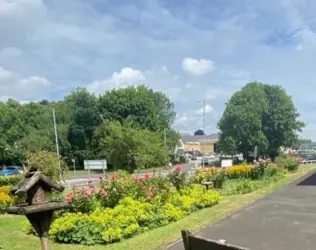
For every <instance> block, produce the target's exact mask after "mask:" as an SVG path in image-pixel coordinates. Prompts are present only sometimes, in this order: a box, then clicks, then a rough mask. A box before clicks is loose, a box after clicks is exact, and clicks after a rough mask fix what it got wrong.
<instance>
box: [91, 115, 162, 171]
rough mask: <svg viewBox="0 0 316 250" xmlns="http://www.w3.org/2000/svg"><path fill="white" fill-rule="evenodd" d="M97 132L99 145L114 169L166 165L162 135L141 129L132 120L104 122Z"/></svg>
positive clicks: (132, 169) (128, 169) (131, 169)
mask: <svg viewBox="0 0 316 250" xmlns="http://www.w3.org/2000/svg"><path fill="white" fill-rule="evenodd" d="M96 131H97V134H96V135H97V136H99V141H100V145H99V147H100V148H102V147H103V150H104V151H105V155H106V156H107V159H108V161H109V163H110V164H111V165H112V166H113V167H114V168H115V169H126V170H127V171H129V172H133V171H134V170H135V169H140V168H149V167H157V166H162V165H164V164H166V159H167V150H166V148H165V147H164V145H163V140H162V139H161V134H159V133H158V132H153V131H150V130H148V129H143V128H141V127H140V126H139V124H137V123H135V122H134V121H133V120H132V119H127V120H125V121H124V122H123V123H121V122H119V121H111V122H110V121H105V122H104V123H103V124H101V125H100V127H99V128H98V129H97V130H96ZM101 136H102V137H103V138H102V137H101ZM100 137H101V138H100Z"/></svg>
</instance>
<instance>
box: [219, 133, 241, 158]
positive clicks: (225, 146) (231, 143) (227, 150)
mask: <svg viewBox="0 0 316 250" xmlns="http://www.w3.org/2000/svg"><path fill="white" fill-rule="evenodd" d="M217 148H218V151H219V152H223V153H224V154H226V155H232V156H233V155H235V154H236V153H237V145H236V141H235V140H234V138H233V137H231V136H229V137H225V138H223V139H220V140H219V141H218V143H217Z"/></svg>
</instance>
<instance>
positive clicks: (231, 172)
mask: <svg viewBox="0 0 316 250" xmlns="http://www.w3.org/2000/svg"><path fill="white" fill-rule="evenodd" d="M252 169H254V166H252V165H236V166H232V167H229V168H227V170H226V171H227V177H228V179H239V178H249V177H250V173H251V171H252Z"/></svg>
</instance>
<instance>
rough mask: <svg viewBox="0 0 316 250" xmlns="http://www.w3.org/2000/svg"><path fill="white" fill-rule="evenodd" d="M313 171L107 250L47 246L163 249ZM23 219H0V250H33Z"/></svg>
mask: <svg viewBox="0 0 316 250" xmlns="http://www.w3.org/2000/svg"><path fill="white" fill-rule="evenodd" d="M313 169H316V165H312V166H306V165H305V166H303V167H302V168H300V169H299V170H298V171H297V172H295V173H288V174H287V175H286V177H285V178H282V179H279V180H278V181H276V182H270V183H269V184H267V185H265V186H264V187H263V188H261V189H260V190H257V191H254V192H253V193H250V194H244V195H231V196H224V199H223V201H222V202H221V203H220V204H218V205H215V206H213V207H210V208H206V209H203V210H200V211H198V212H195V213H192V214H191V215H189V216H187V217H185V218H183V219H182V220H180V221H177V222H175V223H172V224H169V225H167V226H164V227H161V228H158V229H155V230H151V231H148V232H146V233H143V234H140V235H138V236H136V237H133V238H132V239H129V240H123V241H122V242H119V243H115V244H111V245H107V246H101V245H99V246H91V247H87V246H81V245H65V244H55V243H53V242H51V243H50V246H51V249H54V250H75V249H79V250H82V249H88V250H90V249H91V250H92V249H93V250H101V249H102V250H116V249H117V250H119V249H139V250H141V249H159V248H163V247H165V246H167V245H168V244H170V242H172V241H174V240H176V239H178V238H179V237H180V230H181V229H183V228H185V229H188V230H190V231H193V232H194V231H197V230H199V229H201V228H203V227H204V226H207V225H209V224H212V223H215V222H217V221H218V220H220V219H222V218H225V217H226V216H227V215H229V214H231V213H233V212H235V211H236V210H238V209H240V208H242V207H245V206H247V205H249V204H250V203H252V202H254V201H256V200H258V199H259V198H261V197H263V196H265V195H267V194H268V193H270V192H272V191H274V190H275V189H277V188H279V187H281V186H283V185H285V184H287V183H290V182H291V181H293V180H295V179H297V178H299V177H301V176H303V175H304V174H306V173H307V172H309V171H311V170H313ZM23 220H24V218H23V217H20V216H12V215H2V216H0V249H1V247H2V249H4V250H25V249H28V250H33V249H34V250H35V249H36V250H37V249H39V246H40V245H39V240H38V238H36V237H35V236H28V235H25V233H24V232H23V231H22V224H23V223H22V221H23Z"/></svg>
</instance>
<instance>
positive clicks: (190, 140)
mask: <svg viewBox="0 0 316 250" xmlns="http://www.w3.org/2000/svg"><path fill="white" fill-rule="evenodd" d="M218 137H219V135H218V134H210V135H205V136H203V135H190V134H181V139H180V145H179V147H178V149H180V150H183V151H199V152H201V153H215V152H216V143H217V141H218Z"/></svg>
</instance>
